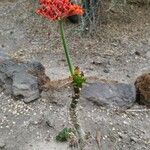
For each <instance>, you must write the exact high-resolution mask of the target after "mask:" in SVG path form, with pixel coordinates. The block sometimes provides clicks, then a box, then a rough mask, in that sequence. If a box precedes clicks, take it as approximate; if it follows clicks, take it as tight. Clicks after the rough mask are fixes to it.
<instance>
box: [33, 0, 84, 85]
mask: <svg viewBox="0 0 150 150" xmlns="http://www.w3.org/2000/svg"><path fill="white" fill-rule="evenodd" d="M39 4H40V8H39V9H37V10H36V13H37V14H39V15H42V16H43V17H46V18H48V19H49V20H52V21H58V23H59V27H60V34H61V38H62V43H63V47H64V51H65V55H66V60H67V63H68V66H69V70H70V74H71V77H72V79H73V84H74V86H76V87H79V88H80V87H82V84H83V83H84V82H85V77H84V74H83V73H82V72H81V71H80V69H79V67H76V68H75V67H74V65H73V63H72V60H71V57H70V54H69V49H68V47H67V43H66V39H65V34H64V26H63V21H64V19H65V18H67V17H69V16H73V15H83V9H82V7H80V6H79V5H76V4H72V3H71V2H70V1H69V0H39Z"/></svg>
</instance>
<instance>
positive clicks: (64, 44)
mask: <svg viewBox="0 0 150 150" xmlns="http://www.w3.org/2000/svg"><path fill="white" fill-rule="evenodd" d="M59 26H60V33H61V38H62V43H63V47H64V51H65V55H66V59H67V63H68V66H69V70H70V74H71V76H72V77H73V75H74V66H73V63H72V60H71V57H70V54H69V49H68V46H67V43H66V39H65V34H64V26H63V20H59Z"/></svg>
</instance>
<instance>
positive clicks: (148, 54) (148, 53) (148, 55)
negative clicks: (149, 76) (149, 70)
mask: <svg viewBox="0 0 150 150" xmlns="http://www.w3.org/2000/svg"><path fill="white" fill-rule="evenodd" d="M146 57H147V58H150V50H149V51H148V52H147V53H146Z"/></svg>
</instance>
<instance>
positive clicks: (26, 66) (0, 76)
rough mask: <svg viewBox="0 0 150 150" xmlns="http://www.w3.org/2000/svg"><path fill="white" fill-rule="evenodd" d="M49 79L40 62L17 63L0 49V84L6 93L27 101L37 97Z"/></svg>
mask: <svg viewBox="0 0 150 150" xmlns="http://www.w3.org/2000/svg"><path fill="white" fill-rule="evenodd" d="M49 80H50V79H49V78H48V77H47V76H46V74H45V68H44V66H43V65H42V64H41V63H39V62H37V61H31V62H29V61H27V62H21V63H18V62H16V61H15V60H13V59H11V58H10V57H9V56H8V55H6V54H4V53H3V52H2V51H0V86H1V87H2V88H3V89H4V90H5V91H6V92H7V93H9V94H12V95H13V96H14V97H17V98H23V100H24V102H26V103H28V102H31V101H33V100H35V99H37V98H39V96H40V93H41V91H42V90H43V89H44V88H42V87H44V85H45V84H46V83H47V82H48V81H49Z"/></svg>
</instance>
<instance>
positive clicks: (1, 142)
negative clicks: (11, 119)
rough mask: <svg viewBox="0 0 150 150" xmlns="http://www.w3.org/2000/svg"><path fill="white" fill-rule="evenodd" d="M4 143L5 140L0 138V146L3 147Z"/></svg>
mask: <svg viewBox="0 0 150 150" xmlns="http://www.w3.org/2000/svg"><path fill="white" fill-rule="evenodd" d="M5 145H6V144H5V141H4V140H3V139H0V148H4V147H5Z"/></svg>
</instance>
